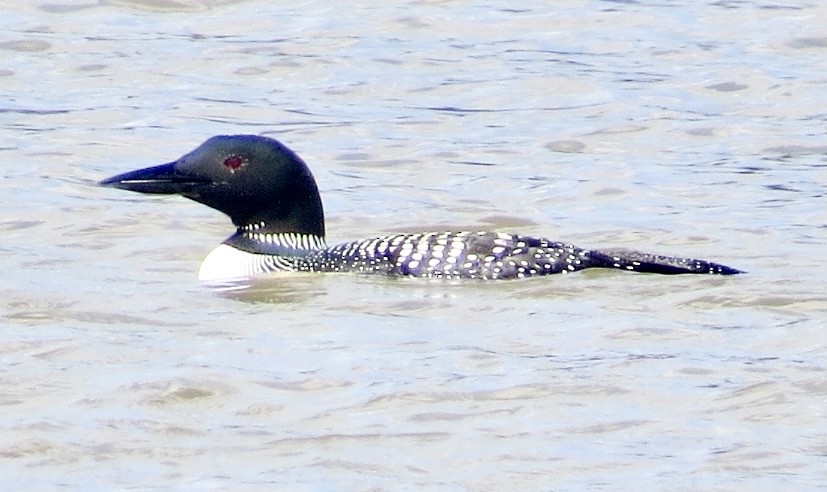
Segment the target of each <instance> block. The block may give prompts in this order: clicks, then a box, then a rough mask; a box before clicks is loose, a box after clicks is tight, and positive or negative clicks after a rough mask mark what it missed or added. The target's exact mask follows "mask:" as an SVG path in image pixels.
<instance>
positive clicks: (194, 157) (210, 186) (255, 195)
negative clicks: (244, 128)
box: [100, 135, 324, 237]
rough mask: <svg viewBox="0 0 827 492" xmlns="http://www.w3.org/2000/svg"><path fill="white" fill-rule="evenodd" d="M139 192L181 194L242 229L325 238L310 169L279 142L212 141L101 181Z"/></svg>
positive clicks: (252, 137) (222, 138) (260, 139)
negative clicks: (164, 161) (163, 161)
mask: <svg viewBox="0 0 827 492" xmlns="http://www.w3.org/2000/svg"><path fill="white" fill-rule="evenodd" d="M100 184H101V185H102V186H111V187H114V188H120V189H123V190H130V191H137V192H140V193H155V194H179V195H182V196H185V197H187V198H189V199H191V200H195V201H197V202H200V203H203V204H205V205H208V206H210V207H212V208H214V209H216V210H220V211H221V212H224V213H225V214H227V215H229V216H230V218H231V219H232V221H233V223H234V224H235V225H236V226H237V227H239V228H244V227H250V226H255V227H256V228H258V229H260V231H261V232H267V233H296V234H309V235H314V236H318V237H324V212H323V210H322V201H321V198H320V197H319V191H318V188H317V187H316V181H315V180H314V179H313V175H312V174H311V173H310V170H309V169H308V168H307V165H306V164H305V163H304V161H302V160H301V159H300V158H299V156H297V155H296V154H295V153H293V151H291V150H290V149H288V148H287V147H285V146H284V145H282V144H281V143H279V142H278V141H276V140H274V139H272V138H267V137H260V136H256V135H224V136H216V137H212V138H210V139H209V140H207V141H206V142H204V143H203V144H201V145H200V146H199V147H198V148H196V149H195V150H193V151H192V152H190V153H188V154H186V155H184V156H182V157H181V158H180V159H178V160H176V161H174V162H170V163H168V164H162V165H160V166H153V167H148V168H144V169H138V170H136V171H131V172H127V173H123V174H119V175H117V176H112V177H111V178H107V179H105V180H103V181H101V182H100Z"/></svg>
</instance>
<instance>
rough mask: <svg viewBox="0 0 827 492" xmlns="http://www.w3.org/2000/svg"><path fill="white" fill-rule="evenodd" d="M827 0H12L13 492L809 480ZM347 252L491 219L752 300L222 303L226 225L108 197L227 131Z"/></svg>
mask: <svg viewBox="0 0 827 492" xmlns="http://www.w3.org/2000/svg"><path fill="white" fill-rule="evenodd" d="M826 15H827V11H825V7H824V6H822V5H820V4H813V3H812V2H811V3H809V4H805V3H800V2H792V3H786V4H783V5H781V4H777V5H776V4H758V3H749V2H741V3H732V2H730V3H721V2H713V3H708V4H700V3H693V4H687V5H679V4H674V3H673V4H669V5H655V4H646V3H632V2H625V3H624V2H594V3H590V4H575V3H559V2H558V3H555V4H554V5H541V6H530V7H525V8H522V7H520V8H513V7H509V8H499V7H496V6H495V7H492V6H491V5H489V4H484V3H475V2H464V3H463V2H459V3H457V2H448V3H445V2H411V3H403V4H389V5H386V6H375V5H362V6H360V5H351V4H342V3H340V2H305V3H302V4H297V5H292V6H291V5H278V6H276V5H274V4H271V3H267V2H260V1H244V2H238V1H146V0H141V1H118V2H103V3H100V2H98V3H95V2H89V3H86V4H77V5H60V4H58V3H54V2H53V3H48V2H22V1H17V0H15V1H11V2H6V4H4V16H3V18H2V20H0V23H3V26H4V29H3V30H2V32H3V33H4V34H3V36H2V37H0V60H2V64H0V79H2V81H3V88H4V95H5V96H6V97H5V98H4V102H3V103H2V104H0V125H2V128H3V130H4V139H3V143H2V145H0V156H2V166H0V170H1V172H2V179H0V206H2V210H3V212H2V215H0V231H2V232H3V234H2V239H1V240H0V267H2V272H3V275H0V294H2V298H3V301H2V302H0V319H1V320H2V321H0V327H2V331H1V332H0V354H2V357H3V364H2V367H0V373H1V374H2V377H0V404H2V405H3V412H2V415H3V417H2V419H0V422H2V425H0V443H2V444H0V456H2V457H3V459H2V460H0V467H3V471H4V472H5V473H3V477H4V485H5V486H6V488H8V489H10V490H11V489H15V490H16V489H27V490H32V489H52V488H55V487H56V486H58V485H63V486H67V487H71V488H81V487H88V484H89V483H97V484H100V488H107V489H113V488H125V487H133V488H134V487H138V488H149V487H153V486H154V487H163V488H192V489H206V488H223V489H226V488H231V489H240V488H249V489H261V488H277V489H285V488H287V489H300V490H304V489H307V490H327V489H364V488H375V489H398V488H400V485H401V484H404V485H403V487H404V488H413V487H416V488H426V489H451V490H453V489H471V490H502V489H571V488H590V489H592V488H593V489H623V488H628V484H629V483H635V484H637V485H638V486H639V487H644V488H651V489H664V488H674V484H675V483H681V484H688V487H691V488H693V489H718V488H723V489H749V488H756V489H761V490H764V489H768V490H769V489H772V490H776V489H780V490H789V489H795V490H801V489H816V488H818V487H819V486H821V485H822V482H823V477H824V464H823V461H824V460H823V456H824V454H825V448H824V444H823V443H824V442H825V435H824V431H823V430H822V428H823V425H822V423H823V422H824V420H825V415H824V413H825V412H824V405H823V402H824V399H825V395H827V391H825V385H824V383H823V374H824V368H825V352H826V351H827V350H825V344H824V336H823V332H824V330H823V324H824V323H823V318H824V310H825V309H824V306H825V305H827V302H826V300H825V295H824V292H825V288H824V287H825V283H824V279H825V278H827V271H825V267H824V262H823V261H821V259H822V258H823V256H824V246H825V242H827V241H825V239H826V238H825V231H827V228H825V227H824V224H825V223H827V216H825V213H824V203H823V201H824V200H823V197H824V189H825V182H824V172H823V171H824V165H825V164H824V163H825V155H827V151H825V142H824V133H823V131H822V128H823V127H824V124H823V123H824V110H823V108H824V107H827V102H825V97H826V96H825V91H824V83H823V79H824V73H825V72H827V66H825V65H827V57H825V56H824V55H825V53H824V51H825V46H826V45H827V43H825V41H824V40H825V39H827V38H825V37H824V36H822V35H821V34H819V32H818V29H817V28H816V26H817V23H814V22H813V19H822V18H825V16H826ZM233 133H257V134H266V135H268V136H272V137H275V138H278V139H280V140H282V141H284V143H285V144H287V145H288V146H290V147H291V148H293V149H295V150H296V151H297V152H298V153H299V154H300V155H301V156H302V157H303V158H304V159H305V160H306V161H307V162H308V164H309V165H310V167H311V169H312V170H313V173H314V175H315V176H316V178H317V180H318V182H319V186H320V189H321V191H322V197H323V200H324V204H325V211H326V215H327V229H328V233H329V236H330V239H329V241H330V243H336V242H338V241H340V240H341V241H346V240H352V239H358V238H362V237H373V236H376V235H381V234H387V233H393V232H403V231H416V230H432V229H435V228H436V229H446V230H452V229H481V230H482V229H497V230H503V231H505V232H520V233H524V234H532V235H538V236H544V237H549V238H552V239H555V240H562V241H569V242H572V243H574V244H578V245H582V246H583V247H590V248H600V247H628V248H633V249H639V250H645V251H653V252H662V253H664V254H678V255H687V256H695V257H701V258H710V259H715V260H718V261H721V262H723V263H727V264H729V263H731V264H733V265H735V266H737V267H739V268H744V269H745V270H747V271H749V272H750V274H749V275H746V276H741V277H738V278H712V277H700V276H692V277H659V276H651V275H637V274H625V273H623V272H608V271H586V272H581V273H578V274H576V275H565V276H556V277H549V278H539V279H530V280H526V281H518V282H506V283H500V282H439V281H436V282H435V281H421V280H416V279H384V278H380V277H361V276H350V275H299V276H277V277H274V278H271V279H267V280H261V281H255V282H253V283H250V284H248V285H247V284H236V285H224V286H221V287H220V288H217V289H216V288H210V287H205V286H202V285H201V284H199V283H198V281H197V280H196V278H195V276H196V275H195V272H196V271H197V268H198V265H199V263H200V261H201V260H202V259H203V257H204V255H205V254H206V253H207V252H208V251H210V250H211V249H212V248H213V247H214V246H215V245H216V244H218V243H220V242H221V241H222V240H223V239H224V238H226V237H227V236H228V235H229V234H230V233H231V231H232V226H231V224H230V222H229V221H228V220H227V219H226V218H225V217H223V216H221V215H220V214H218V213H216V212H214V211H211V210H208V209H206V207H203V206H200V205H198V204H196V203H192V202H189V201H187V200H184V199H180V198H174V197H145V196H134V197H133V196H128V195H124V194H122V193H117V192H115V191H112V190H106V189H102V188H100V187H97V186H96V185H95V183H96V182H97V180H99V179H101V178H103V177H106V176H110V175H113V174H115V173H117V172H122V171H126V170H130V169H135V168H139V167H143V166H149V165H153V164H161V163H164V162H168V161H169V160H170V159H172V158H175V157H177V156H179V155H181V154H183V153H184V152H186V151H188V150H190V149H191V148H193V147H194V146H195V145H197V144H199V143H200V142H202V141H203V140H204V139H205V138H206V137H208V136H210V135H213V134H233Z"/></svg>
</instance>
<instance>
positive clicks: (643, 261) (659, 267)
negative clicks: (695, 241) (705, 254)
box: [589, 249, 744, 275]
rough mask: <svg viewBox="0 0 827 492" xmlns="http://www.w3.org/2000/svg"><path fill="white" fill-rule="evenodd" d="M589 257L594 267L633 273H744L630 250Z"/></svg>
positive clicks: (613, 251) (590, 254) (607, 251)
mask: <svg viewBox="0 0 827 492" xmlns="http://www.w3.org/2000/svg"><path fill="white" fill-rule="evenodd" d="M589 257H590V258H591V259H592V260H593V261H594V264H593V265H592V266H596V267H603V268H618V269H621V270H629V271H633V272H643V273H660V274H664V275H676V274H680V273H710V274H717V275H736V274H738V273H744V272H743V271H741V270H737V269H735V268H732V267H728V266H726V265H721V264H719V263H712V262H711V261H706V260H696V259H694V258H676V257H673V256H663V255H653V254H649V253H641V252H640V251H634V250H629V249H604V250H592V251H591V252H590V253H589Z"/></svg>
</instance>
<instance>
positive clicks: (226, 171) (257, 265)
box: [100, 135, 741, 281]
mask: <svg viewBox="0 0 827 492" xmlns="http://www.w3.org/2000/svg"><path fill="white" fill-rule="evenodd" d="M100 184H101V185H103V186H111V187H115V188H121V189H124V190H130V191H137V192H140V193H157V194H179V195H183V196H185V197H187V198H190V199H192V200H195V201H197V202H200V203H203V204H205V205H208V206H210V207H212V208H214V209H216V210H219V211H221V212H224V213H225V214H227V215H228V216H229V217H230V218H231V219H232V221H233V224H235V226H236V232H235V234H233V235H232V236H230V237H229V238H228V239H227V240H226V241H224V243H223V244H221V245H220V246H218V247H217V248H215V249H214V250H213V251H212V252H210V253H209V254H208V255H207V257H206V258H205V259H204V261H203V263H202V264H201V267H200V269H199V272H198V277H199V279H201V280H205V281H219V280H227V279H232V278H244V277H251V276H255V275H260V274H264V273H268V272H286V271H290V272H296V271H300V272H362V273H376V274H386V275H395V276H413V277H438V278H479V279H511V278H522V277H532V276H536V275H549V274H553V273H568V272H574V271H577V270H583V269H585V268H618V269H621V270H630V271H635V272H649V273H661V274H679V273H706V274H721V275H732V274H736V273H741V272H740V271H739V270H736V269H735V268H731V267H728V266H724V265H719V264H717V263H712V262H709V261H704V260H695V259H690V258H674V257H671V256H661V255H653V254H647V253H641V252H638V251H630V250H601V251H598V250H589V249H581V248H578V247H576V246H573V245H571V244H565V243H561V242H555V241H550V240H548V239H544V238H535V237H528V236H520V235H514V234H504V233H500V232H425V233H417V234H393V235H389V236H383V237H376V238H372V239H366V240H362V241H354V242H349V243H344V244H339V245H337V246H333V247H327V245H326V244H325V225H324V214H323V211H322V201H321V198H320V196H319V191H318V188H317V187H316V182H315V180H314V179H313V176H312V175H311V174H310V170H309V169H308V167H307V165H306V164H305V163H304V161H302V159H301V158H299V156H297V155H296V154H295V153H294V152H293V151H291V150H290V149H288V148H287V147H285V146H284V145H282V144H281V143H280V142H278V141H276V140H274V139H271V138H267V137H261V136H256V135H231V136H215V137H212V138H210V139H208V140H207V141H206V142H204V143H203V144H201V146H199V147H198V148H196V149H195V150H193V151H192V152H190V153H188V154H186V155H184V156H183V157H181V158H180V159H178V160H176V161H175V162H171V163H169V164H163V165H160V166H154V167H149V168H145V169H139V170H136V171H132V172H127V173H124V174H119V175H117V176H113V177H111V178H108V179H105V180H103V181H101V183H100Z"/></svg>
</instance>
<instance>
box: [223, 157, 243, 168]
mask: <svg viewBox="0 0 827 492" xmlns="http://www.w3.org/2000/svg"><path fill="white" fill-rule="evenodd" d="M246 163H247V160H246V159H244V158H243V157H241V156H239V155H231V156H230V157H227V158H226V159H224V167H226V168H228V169H229V170H230V171H233V172H235V171H237V170H238V168H240V167H241V166H243V165H244V164H246Z"/></svg>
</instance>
